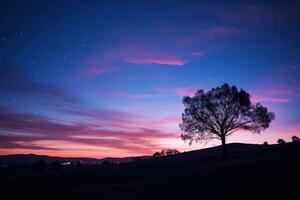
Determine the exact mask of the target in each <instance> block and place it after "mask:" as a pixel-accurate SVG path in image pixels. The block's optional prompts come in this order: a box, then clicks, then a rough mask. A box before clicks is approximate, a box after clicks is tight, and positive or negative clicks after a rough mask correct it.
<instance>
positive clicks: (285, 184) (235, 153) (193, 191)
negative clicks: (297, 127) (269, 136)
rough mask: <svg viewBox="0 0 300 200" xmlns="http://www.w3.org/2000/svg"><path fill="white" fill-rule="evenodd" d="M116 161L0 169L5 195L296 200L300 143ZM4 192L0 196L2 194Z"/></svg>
mask: <svg viewBox="0 0 300 200" xmlns="http://www.w3.org/2000/svg"><path fill="white" fill-rule="evenodd" d="M228 151H229V155H230V157H229V158H228V159H227V160H223V159H222V158H221V157H220V155H221V149H220V147H213V148H208V149H203V150H197V151H191V152H186V153H182V154H179V155H174V156H169V157H161V158H151V159H147V160H141V161H137V162H131V163H124V164H118V165H99V166H85V167H78V168H64V169H62V170H60V171H57V172H50V171H47V172H42V173H33V172H29V171H26V170H23V172H20V173H17V171H18V170H17V169H14V170H15V171H14V170H12V169H1V176H0V177H1V180H0V187H1V189H3V191H4V192H5V193H7V194H6V195H9V196H10V198H9V199H19V198H30V199H66V198H68V199H118V200H122V199H128V200H129V199H131V200H132V199H143V200H148V199H149V200H150V199H184V198H187V199H299V192H298V191H299V188H300V171H299V169H300V145H299V144H292V143H289V144H283V145H269V146H262V145H249V144H228ZM3 195H4V194H3Z"/></svg>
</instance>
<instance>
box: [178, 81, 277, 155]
mask: <svg viewBox="0 0 300 200" xmlns="http://www.w3.org/2000/svg"><path fill="white" fill-rule="evenodd" d="M250 97H251V96H250V94H249V93H247V92H246V91H245V90H243V89H240V90H239V89H238V88H237V87H236V86H234V85H233V86H230V85H228V84H227V83H225V84H223V85H222V86H221V87H216V88H213V89H211V90H209V91H207V92H204V91H203V90H202V89H200V90H198V91H197V92H196V93H195V95H194V96H192V97H189V96H185V97H184V98H183V104H184V106H185V109H184V112H183V114H182V123H181V124H180V125H179V126H180V128H181V130H182V131H183V133H182V134H181V138H182V139H183V140H184V141H189V142H190V144H192V143H193V142H194V141H195V142H198V141H203V140H211V139H220V140H221V141H222V146H223V153H224V154H225V153H226V152H225V151H226V149H225V138H226V137H227V136H230V135H232V134H233V133H234V132H236V131H237V130H248V131H252V132H254V133H260V132H261V131H263V130H265V129H266V128H268V127H269V124H270V122H271V121H272V120H274V119H275V115H274V113H273V112H269V111H268V109H267V108H266V107H264V106H262V105H261V104H260V103H257V104H252V103H251V99H250ZM224 154H223V155H224Z"/></svg>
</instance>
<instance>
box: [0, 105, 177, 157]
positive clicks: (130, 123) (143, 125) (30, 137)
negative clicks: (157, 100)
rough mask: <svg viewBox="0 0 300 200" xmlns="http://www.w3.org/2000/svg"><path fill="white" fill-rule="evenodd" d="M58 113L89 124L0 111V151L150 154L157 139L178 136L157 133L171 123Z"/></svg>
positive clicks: (125, 115)
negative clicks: (108, 151) (106, 149)
mask: <svg viewBox="0 0 300 200" xmlns="http://www.w3.org/2000/svg"><path fill="white" fill-rule="evenodd" d="M62 112H64V113H65V114H69V115H70V116H81V119H82V118H85V117H88V118H90V120H89V121H90V122H84V120H82V121H81V122H80V123H78V122H72V123H71V122H68V123H67V122H64V121H62V120H58V119H51V118H48V117H44V116H41V115H34V114H28V113H18V112H14V111H12V110H10V109H5V108H3V109H2V108H1V112H0V133H1V134H0V139H1V141H2V142H1V145H0V148H4V149H8V148H11V149H15V148H17V149H33V150H34V149H35V150H36V149H40V150H53V151H54V150H70V149H72V150H75V151H85V150H95V148H96V149H99V148H100V149H101V148H110V149H112V150H114V149H115V150H117V149H119V150H120V149H123V153H124V152H126V153H129V152H131V153H137V152H138V154H151V153H152V152H153V149H159V148H161V147H160V146H159V145H157V144H156V141H157V140H159V139H160V138H165V139H167V138H177V137H178V134H176V133H171V132H169V133H168V132H165V131H162V130H159V128H162V127H164V126H165V125H166V124H168V123H172V122H173V121H172V120H167V119H166V120H162V121H161V122H158V121H156V122H154V121H153V122H151V120H149V119H148V120H145V119H144V120H141V119H140V117H139V116H138V115H133V114H130V113H125V112H117V111H103V112H101V111H99V112H97V111H92V110H86V111H82V112H80V111H78V110H77V111H76V110H73V111H70V110H63V111H62ZM110 126H111V127H112V128H111V129H110V128H109V127H110ZM10 133H20V134H17V135H16V134H10ZM52 144H53V145H52ZM54 144H56V145H54ZM0 150H1V149H0Z"/></svg>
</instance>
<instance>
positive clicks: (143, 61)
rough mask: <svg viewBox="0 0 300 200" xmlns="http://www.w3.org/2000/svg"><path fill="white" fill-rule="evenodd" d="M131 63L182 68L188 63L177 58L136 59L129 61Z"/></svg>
mask: <svg viewBox="0 0 300 200" xmlns="http://www.w3.org/2000/svg"><path fill="white" fill-rule="evenodd" d="M127 61H128V62H131V63H138V64H159V65H176V66H181V65H184V64H185V63H186V61H185V60H183V59H180V58H175V57H173V58H172V57H152V58H151V57H150V58H145V57H144V58H142V57H141V58H135V59H132V60H130V59H129V60H127Z"/></svg>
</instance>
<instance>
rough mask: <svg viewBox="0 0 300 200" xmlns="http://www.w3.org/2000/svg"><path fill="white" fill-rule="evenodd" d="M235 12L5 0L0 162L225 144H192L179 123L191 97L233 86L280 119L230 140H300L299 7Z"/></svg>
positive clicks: (155, 4) (166, 0) (217, 6)
mask: <svg viewBox="0 0 300 200" xmlns="http://www.w3.org/2000/svg"><path fill="white" fill-rule="evenodd" d="M204 2H205V1H204ZM220 2H221V1H220ZM233 2H234V1H232V3H228V2H227V3H218V2H217V1H214V3H203V2H201V1H173V0H161V1H123V0H119V1H117V0H110V1H88V0H86V1H83V0H82V1H76V0H72V1H71V0H69V1H58V0H57V1H30V0H26V1H21V0H20V1H15V0H2V1H1V3H0V154H15V153H35V154H48V155H56V156H85V157H106V156H135V155H145V154H152V153H154V152H155V151H157V150H160V149H162V148H177V149H179V150H181V151H188V150H192V149H198V148H205V147H209V146H213V145H217V144H218V143H219V141H214V142H212V143H209V144H205V143H203V144H199V143H198V144H193V145H192V146H189V145H188V143H184V142H183V141H182V140H181V139H180V133H181V132H180V129H179V127H178V124H179V122H180V121H181V113H182V111H183V105H182V103H181V100H182V96H183V95H193V93H194V92H195V91H196V90H197V89H200V88H202V89H205V90H208V89H211V88H212V87H216V86H220V85H221V84H223V83H224V82H228V83H229V84H234V85H236V86H237V87H238V88H243V89H245V90H247V91H248V92H250V93H251V95H252V100H253V101H254V102H261V103H262V104H263V105H265V106H267V107H268V108H269V109H270V110H271V111H273V112H275V114H276V120H275V121H273V122H272V124H271V127H270V128H269V129H267V130H266V131H265V132H262V133H261V134H260V135H254V134H252V133H249V132H238V133H236V134H235V135H234V136H232V137H231V138H229V142H246V143H262V142H263V141H268V142H269V143H274V142H276V140H277V139H278V138H283V139H285V140H288V141H289V140H291V139H290V138H291V136H292V135H298V136H300V106H299V105H300V78H299V76H300V37H299V36H300V13H299V10H300V3H299V2H298V3H296V1H290V2H288V1H275V0H274V1H258V2H259V3H255V2H254V1H249V3H247V1H240V2H239V3H238V2H235V3H233ZM241 2H243V3H241Z"/></svg>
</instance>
